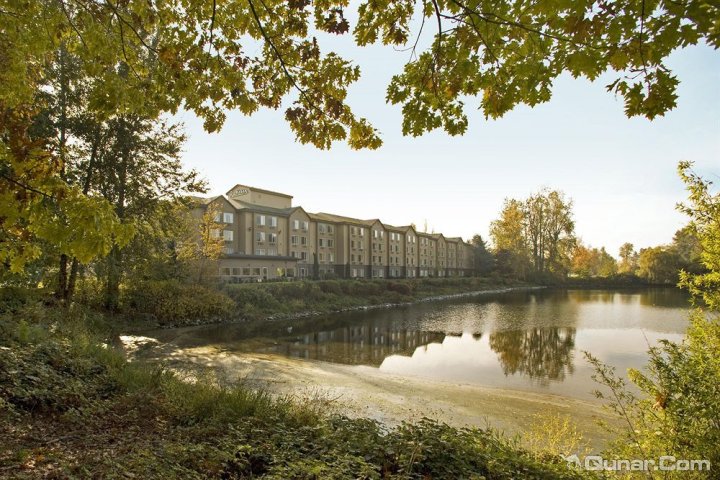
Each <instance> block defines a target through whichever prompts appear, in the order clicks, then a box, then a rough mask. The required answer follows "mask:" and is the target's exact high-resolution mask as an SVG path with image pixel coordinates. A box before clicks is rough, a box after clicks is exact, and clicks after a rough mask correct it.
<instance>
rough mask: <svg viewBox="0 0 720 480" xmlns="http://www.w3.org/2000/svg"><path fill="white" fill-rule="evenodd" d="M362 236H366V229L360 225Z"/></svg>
mask: <svg viewBox="0 0 720 480" xmlns="http://www.w3.org/2000/svg"><path fill="white" fill-rule="evenodd" d="M360 236H361V237H364V236H365V229H364V228H362V227H360Z"/></svg>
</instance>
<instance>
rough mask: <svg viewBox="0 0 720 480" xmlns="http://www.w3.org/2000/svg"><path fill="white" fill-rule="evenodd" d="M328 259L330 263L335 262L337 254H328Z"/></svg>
mask: <svg viewBox="0 0 720 480" xmlns="http://www.w3.org/2000/svg"><path fill="white" fill-rule="evenodd" d="M328 261H329V262H330V263H333V262H334V261H335V254H334V253H330V254H328Z"/></svg>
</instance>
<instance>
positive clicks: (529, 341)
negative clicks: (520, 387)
mask: <svg viewBox="0 0 720 480" xmlns="http://www.w3.org/2000/svg"><path fill="white" fill-rule="evenodd" d="M575 331H576V330H575V328H573V327H543V328H528V329H525V330H509V331H497V332H493V333H491V334H490V337H489V342H490V348H492V350H493V351H494V352H495V353H497V355H498V360H499V361H500V364H501V366H502V369H503V372H504V373H505V375H506V376H507V375H514V374H516V373H519V374H521V375H526V376H528V377H530V378H532V379H534V380H537V381H538V382H539V383H541V384H543V385H546V384H548V383H550V381H551V380H563V379H565V376H566V375H572V373H573V371H574V365H573V349H574V348H575Z"/></svg>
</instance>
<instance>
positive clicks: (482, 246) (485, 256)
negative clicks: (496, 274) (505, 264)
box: [470, 235, 495, 276]
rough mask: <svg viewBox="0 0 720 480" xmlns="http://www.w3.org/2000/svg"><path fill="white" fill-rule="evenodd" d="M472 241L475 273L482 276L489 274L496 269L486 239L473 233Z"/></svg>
mask: <svg viewBox="0 0 720 480" xmlns="http://www.w3.org/2000/svg"><path fill="white" fill-rule="evenodd" d="M470 243H471V244H472V246H473V259H474V263H473V265H474V269H475V273H476V274H477V275H480V276H484V275H488V274H489V273H490V272H492V271H493V270H494V269H495V258H494V257H493V254H492V253H491V252H490V251H489V250H488V248H487V244H486V243H485V240H483V238H482V236H480V235H473V238H472V240H471V241H470Z"/></svg>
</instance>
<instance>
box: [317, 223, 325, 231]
mask: <svg viewBox="0 0 720 480" xmlns="http://www.w3.org/2000/svg"><path fill="white" fill-rule="evenodd" d="M318 232H319V233H325V224H324V223H318Z"/></svg>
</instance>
